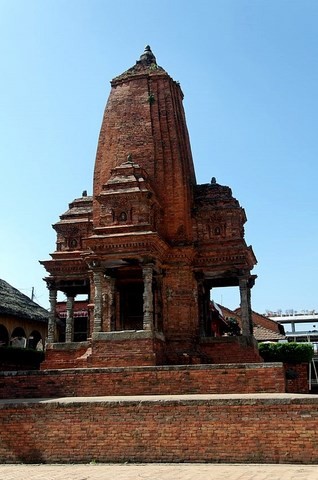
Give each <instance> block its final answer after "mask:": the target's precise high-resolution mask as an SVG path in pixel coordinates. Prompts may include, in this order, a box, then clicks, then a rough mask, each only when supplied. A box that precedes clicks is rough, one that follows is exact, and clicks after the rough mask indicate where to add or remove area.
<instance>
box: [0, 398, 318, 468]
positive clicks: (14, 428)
mask: <svg viewBox="0 0 318 480" xmlns="http://www.w3.org/2000/svg"><path fill="white" fill-rule="evenodd" d="M0 421H1V425H2V428H1V430H0V440H1V441H0V462H1V463H14V462H23V463H63V462H64V463H90V462H176V463H177V462H214V463H216V462H217V463H225V462H235V463H303V464H314V463H318V449H317V445H318V397H317V396H311V395H300V394H298V395H294V394H245V395H237V394H236V395H235V394H232V395H159V396H158V395H157V396H127V397H123V396H108V397H94V398H89V397H77V398H66V397H64V398H56V399H47V400H45V399H32V400H31V399H29V400H26V399H23V400H22V399H21V400H1V401H0Z"/></svg>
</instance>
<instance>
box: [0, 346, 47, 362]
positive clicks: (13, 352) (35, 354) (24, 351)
mask: <svg viewBox="0 0 318 480" xmlns="http://www.w3.org/2000/svg"><path fill="white" fill-rule="evenodd" d="M43 360H44V352H42V351H37V350H32V349H29V348H14V347H0V363H1V364H2V365H4V364H6V363H7V364H15V365H40V363H41V362H43Z"/></svg>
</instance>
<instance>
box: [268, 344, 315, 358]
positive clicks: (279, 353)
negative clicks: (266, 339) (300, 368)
mask: <svg viewBox="0 0 318 480" xmlns="http://www.w3.org/2000/svg"><path fill="white" fill-rule="evenodd" d="M259 353H260V355H261V356H262V357H263V359H264V361H265V362H284V363H304V362H310V361H311V359H312V357H313V355H314V349H313V346H312V345H311V344H310V343H297V342H288V343H260V344H259Z"/></svg>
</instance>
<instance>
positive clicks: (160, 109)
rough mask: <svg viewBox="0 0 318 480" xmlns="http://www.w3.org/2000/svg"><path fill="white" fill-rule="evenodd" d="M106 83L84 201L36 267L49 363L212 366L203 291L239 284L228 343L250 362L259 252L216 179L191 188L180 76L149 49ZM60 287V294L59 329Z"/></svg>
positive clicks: (63, 221)
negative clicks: (81, 320)
mask: <svg viewBox="0 0 318 480" xmlns="http://www.w3.org/2000/svg"><path fill="white" fill-rule="evenodd" d="M111 87H112V88H111V92H110V96H109V99H108V102H107V105H106V109H105V113H104V118H103V122H102V126H101V131H100V136H99V142H98V147H97V155H96V161H95V170H94V186H93V196H92V197H90V196H87V195H86V194H85V192H84V194H83V196H82V197H81V198H78V199H76V200H74V201H73V202H72V203H71V204H70V205H69V209H68V211H67V212H66V213H64V214H63V215H61V217H60V221H59V222H57V223H56V224H55V225H54V229H55V230H56V232H57V248H56V251H55V252H54V253H53V254H52V255H51V257H52V259H51V260H48V261H43V262H41V263H42V264H43V265H44V266H45V268H46V270H47V271H48V273H49V276H48V277H47V278H46V281H47V284H48V287H49V291H50V302H51V317H50V323H49V333H48V350H47V353H48V358H49V360H50V361H51V364H52V365H53V364H54V358H59V359H60V360H61V358H64V360H63V361H64V364H63V365H67V358H68V359H69V364H74V365H76V360H75V359H76V358H79V353H81V352H82V351H83V352H84V351H86V355H84V357H82V359H83V358H85V362H86V363H87V364H88V365H92V366H102V365H103V366H125V365H158V364H179V363H187V362H197V363H200V362H205V363H206V362H213V361H215V358H216V356H215V355H214V353H215V352H216V348H217V351H218V355H217V358H218V359H220V345H221V343H222V342H221V339H220V338H218V339H215V337H214V335H213V331H212V330H211V322H210V291H211V289H213V288H215V287H227V286H237V287H238V288H239V291H240V297H241V315H242V337H240V341H239V342H238V343H239V347H237V344H236V347H235V348H236V349H237V348H238V349H239V350H240V352H241V357H242V361H243V360H244V359H246V360H249V361H251V360H252V361H256V360H257V359H258V358H259V357H258V356H257V353H256V352H255V349H254V346H255V345H254V342H253V337H252V323H251V304H250V289H251V287H252V286H253V283H254V279H255V276H253V275H251V270H252V269H253V266H254V265H255V263H256V259H255V256H254V253H253V251H252V248H251V247H248V246H247V245H246V243H245V240H244V227H243V225H244V223H245V222H246V216H245V212H244V209H243V208H242V207H241V206H240V205H239V203H238V201H237V200H236V199H235V198H234V197H233V196H232V192H231V189H230V188H229V187H226V186H221V185H219V184H218V183H217V182H216V180H215V179H214V178H212V180H211V183H207V184H203V185H198V184H197V183H196V179H195V173H194V165H193V160H192V154H191V147H190V142H189V135H188V131H187V126H186V120H185V114H184V109H183V105H182V99H183V93H182V90H181V88H180V85H179V83H178V82H175V81H174V80H173V79H172V78H171V77H170V76H169V75H168V74H167V72H165V70H164V69H163V68H161V67H160V66H159V65H158V64H157V62H156V58H155V56H154V55H153V53H152V51H151V49H150V47H149V46H147V47H146V49H145V51H144V53H143V54H142V55H141V57H140V60H138V61H137V62H136V65H134V66H133V67H132V68H130V69H129V70H127V71H126V72H124V73H123V74H122V75H119V76H118V77H116V78H115V79H114V80H112V82H111ZM57 291H62V292H64V293H65V294H66V297H67V302H66V312H67V313H66V322H65V332H64V329H63V328H64V327H63V325H62V324H61V322H59V321H58V319H57V313H56V298H57V297H56V296H57ZM83 293H84V294H86V295H87V302H86V306H85V309H84V310H85V312H86V314H85V315H86V317H87V326H86V334H85V332H83V333H84V342H79V343H78V342H74V340H75V337H74V335H75V333H74V332H76V331H77V330H76V324H77V318H75V315H74V299H75V298H76V295H78V294H83ZM82 315H83V316H85V315H84V313H83V314H82ZM81 328H82V329H83V327H81ZM61 339H62V340H63V342H61ZM82 339H83V337H82ZM216 340H217V341H216ZM243 340H244V341H243ZM220 342H221V343H220ZM224 342H226V339H224ZM232 344H233V341H232ZM232 344H231V345H232ZM216 345H218V346H217V347H216ZM229 345H230V344H226V343H224V348H223V351H224V360H226V358H229V356H230V354H229V352H230V350H231V348H232V347H233V345H232V347H230V346H229ZM243 347H244V348H243ZM63 352H64V353H63ZM242 352H243V353H242ZM63 355H64V356H63ZM221 356H222V355H221ZM241 357H240V358H241ZM60 360H59V361H60ZM72 362H73V363H72ZM82 363H83V362H82ZM57 364H58V362H57V363H56V365H57ZM81 365H82V364H81Z"/></svg>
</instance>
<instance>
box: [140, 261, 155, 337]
mask: <svg viewBox="0 0 318 480" xmlns="http://www.w3.org/2000/svg"><path fill="white" fill-rule="evenodd" d="M142 276H143V280H144V293H143V302H144V305H143V313H144V318H143V329H144V330H153V292H152V278H153V266H152V265H145V266H144V267H143V269H142Z"/></svg>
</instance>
